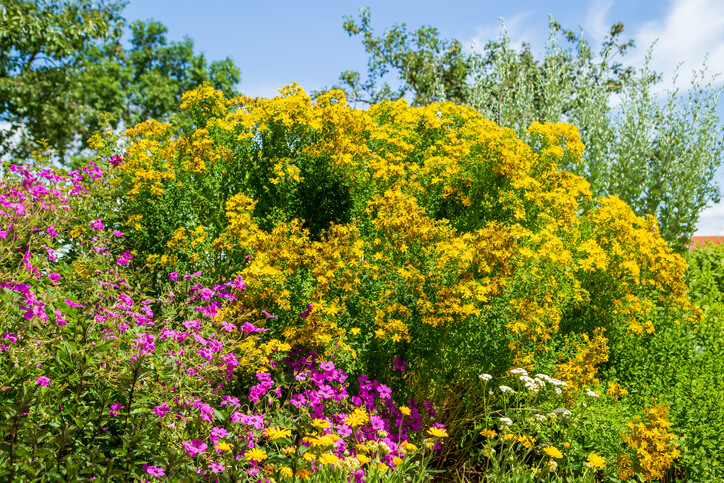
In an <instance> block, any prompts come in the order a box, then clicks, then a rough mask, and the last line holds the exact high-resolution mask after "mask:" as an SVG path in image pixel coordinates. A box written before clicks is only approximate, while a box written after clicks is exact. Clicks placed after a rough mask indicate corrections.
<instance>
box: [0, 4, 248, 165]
mask: <svg viewBox="0 0 724 483" xmlns="http://www.w3.org/2000/svg"><path fill="white" fill-rule="evenodd" d="M124 6H125V2H122V1H105V0H100V1H98V0H74V1H64V2H49V1H45V0H34V1H28V0H3V2H2V5H0V48H2V54H1V56H0V120H1V121H5V122H7V123H9V125H10V126H9V128H8V129H6V130H3V131H2V132H0V154H2V155H5V154H10V155H12V156H13V157H15V158H16V159H17V158H27V157H29V155H30V154H31V152H32V151H33V150H35V149H37V147H38V141H39V140H41V139H45V140H47V143H48V146H49V147H51V148H54V149H55V150H56V152H57V153H58V155H59V157H60V159H61V160H62V161H65V162H67V161H69V159H70V158H71V157H72V156H73V155H77V154H78V153H80V152H81V151H82V150H83V148H85V146H86V141H87V139H88V138H89V137H90V136H91V135H92V134H93V132H94V131H96V130H97V129H98V127H99V126H100V125H101V124H103V123H106V122H108V123H110V125H111V126H112V127H118V126H119V125H123V126H132V125H133V124H136V123H138V122H141V121H143V120H145V119H148V118H157V119H162V120H163V119H167V118H168V117H169V115H170V114H171V113H172V112H173V111H174V110H175V109H176V108H177V106H178V104H179V103H180V100H181V94H182V93H184V92H186V91H188V90H191V89H193V88H195V87H197V86H198V85H200V84H202V83H203V82H206V81H208V82H210V83H211V84H212V85H213V86H214V87H215V88H217V89H219V90H221V91H223V92H224V93H225V94H227V95H233V94H234V93H235V91H234V86H235V85H236V84H237V83H238V82H239V80H240V71H239V69H238V68H237V67H236V66H235V65H234V63H233V62H232V61H231V59H229V58H226V59H224V60H221V61H214V62H211V63H208V62H207V60H206V58H205V57H204V55H203V54H197V53H195V52H194V43H193V41H192V40H191V39H189V38H185V39H184V40H183V41H181V42H173V41H169V40H168V39H167V37H166V34H167V32H168V30H167V28H166V27H165V26H164V25H163V24H161V23H159V22H155V21H149V22H135V23H133V24H131V25H127V24H126V21H125V19H124V18H123V17H122V11H123V8H124ZM125 33H130V37H131V38H130V47H129V48H127V49H126V48H124V47H123V45H122V43H121V39H122V37H123V35H124V34H125Z"/></svg>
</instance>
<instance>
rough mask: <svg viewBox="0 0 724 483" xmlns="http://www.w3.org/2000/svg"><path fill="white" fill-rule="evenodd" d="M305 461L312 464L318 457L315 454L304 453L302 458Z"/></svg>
mask: <svg viewBox="0 0 724 483" xmlns="http://www.w3.org/2000/svg"><path fill="white" fill-rule="evenodd" d="M302 458H304V459H305V460H307V461H309V462H312V461H314V460H316V459H317V455H316V454H314V453H304V456H302Z"/></svg>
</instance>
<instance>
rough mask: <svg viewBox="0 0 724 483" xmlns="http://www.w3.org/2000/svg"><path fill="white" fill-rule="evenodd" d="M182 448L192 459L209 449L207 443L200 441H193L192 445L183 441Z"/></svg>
mask: <svg viewBox="0 0 724 483" xmlns="http://www.w3.org/2000/svg"><path fill="white" fill-rule="evenodd" d="M181 446H183V447H184V449H185V450H186V452H187V453H188V454H189V456H191V457H192V458H193V457H194V456H196V455H197V454H199V453H203V452H204V451H206V448H208V446H207V445H206V443H204V442H203V441H201V440H200V439H192V440H191V442H190V443H187V442H186V441H182V442H181Z"/></svg>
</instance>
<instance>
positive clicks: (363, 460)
mask: <svg viewBox="0 0 724 483" xmlns="http://www.w3.org/2000/svg"><path fill="white" fill-rule="evenodd" d="M357 461H359V462H360V463H361V464H365V463H369V462H370V461H372V460H370V458H369V456H366V455H363V454H358V455H357Z"/></svg>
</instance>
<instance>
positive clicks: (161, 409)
mask: <svg viewBox="0 0 724 483" xmlns="http://www.w3.org/2000/svg"><path fill="white" fill-rule="evenodd" d="M168 411H169V407H168V404H166V401H164V402H163V403H162V404H161V405H159V406H156V407H155V408H153V413H154V414H155V415H156V416H158V417H159V418H162V417H164V416H165V415H166V414H167V413H168Z"/></svg>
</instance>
